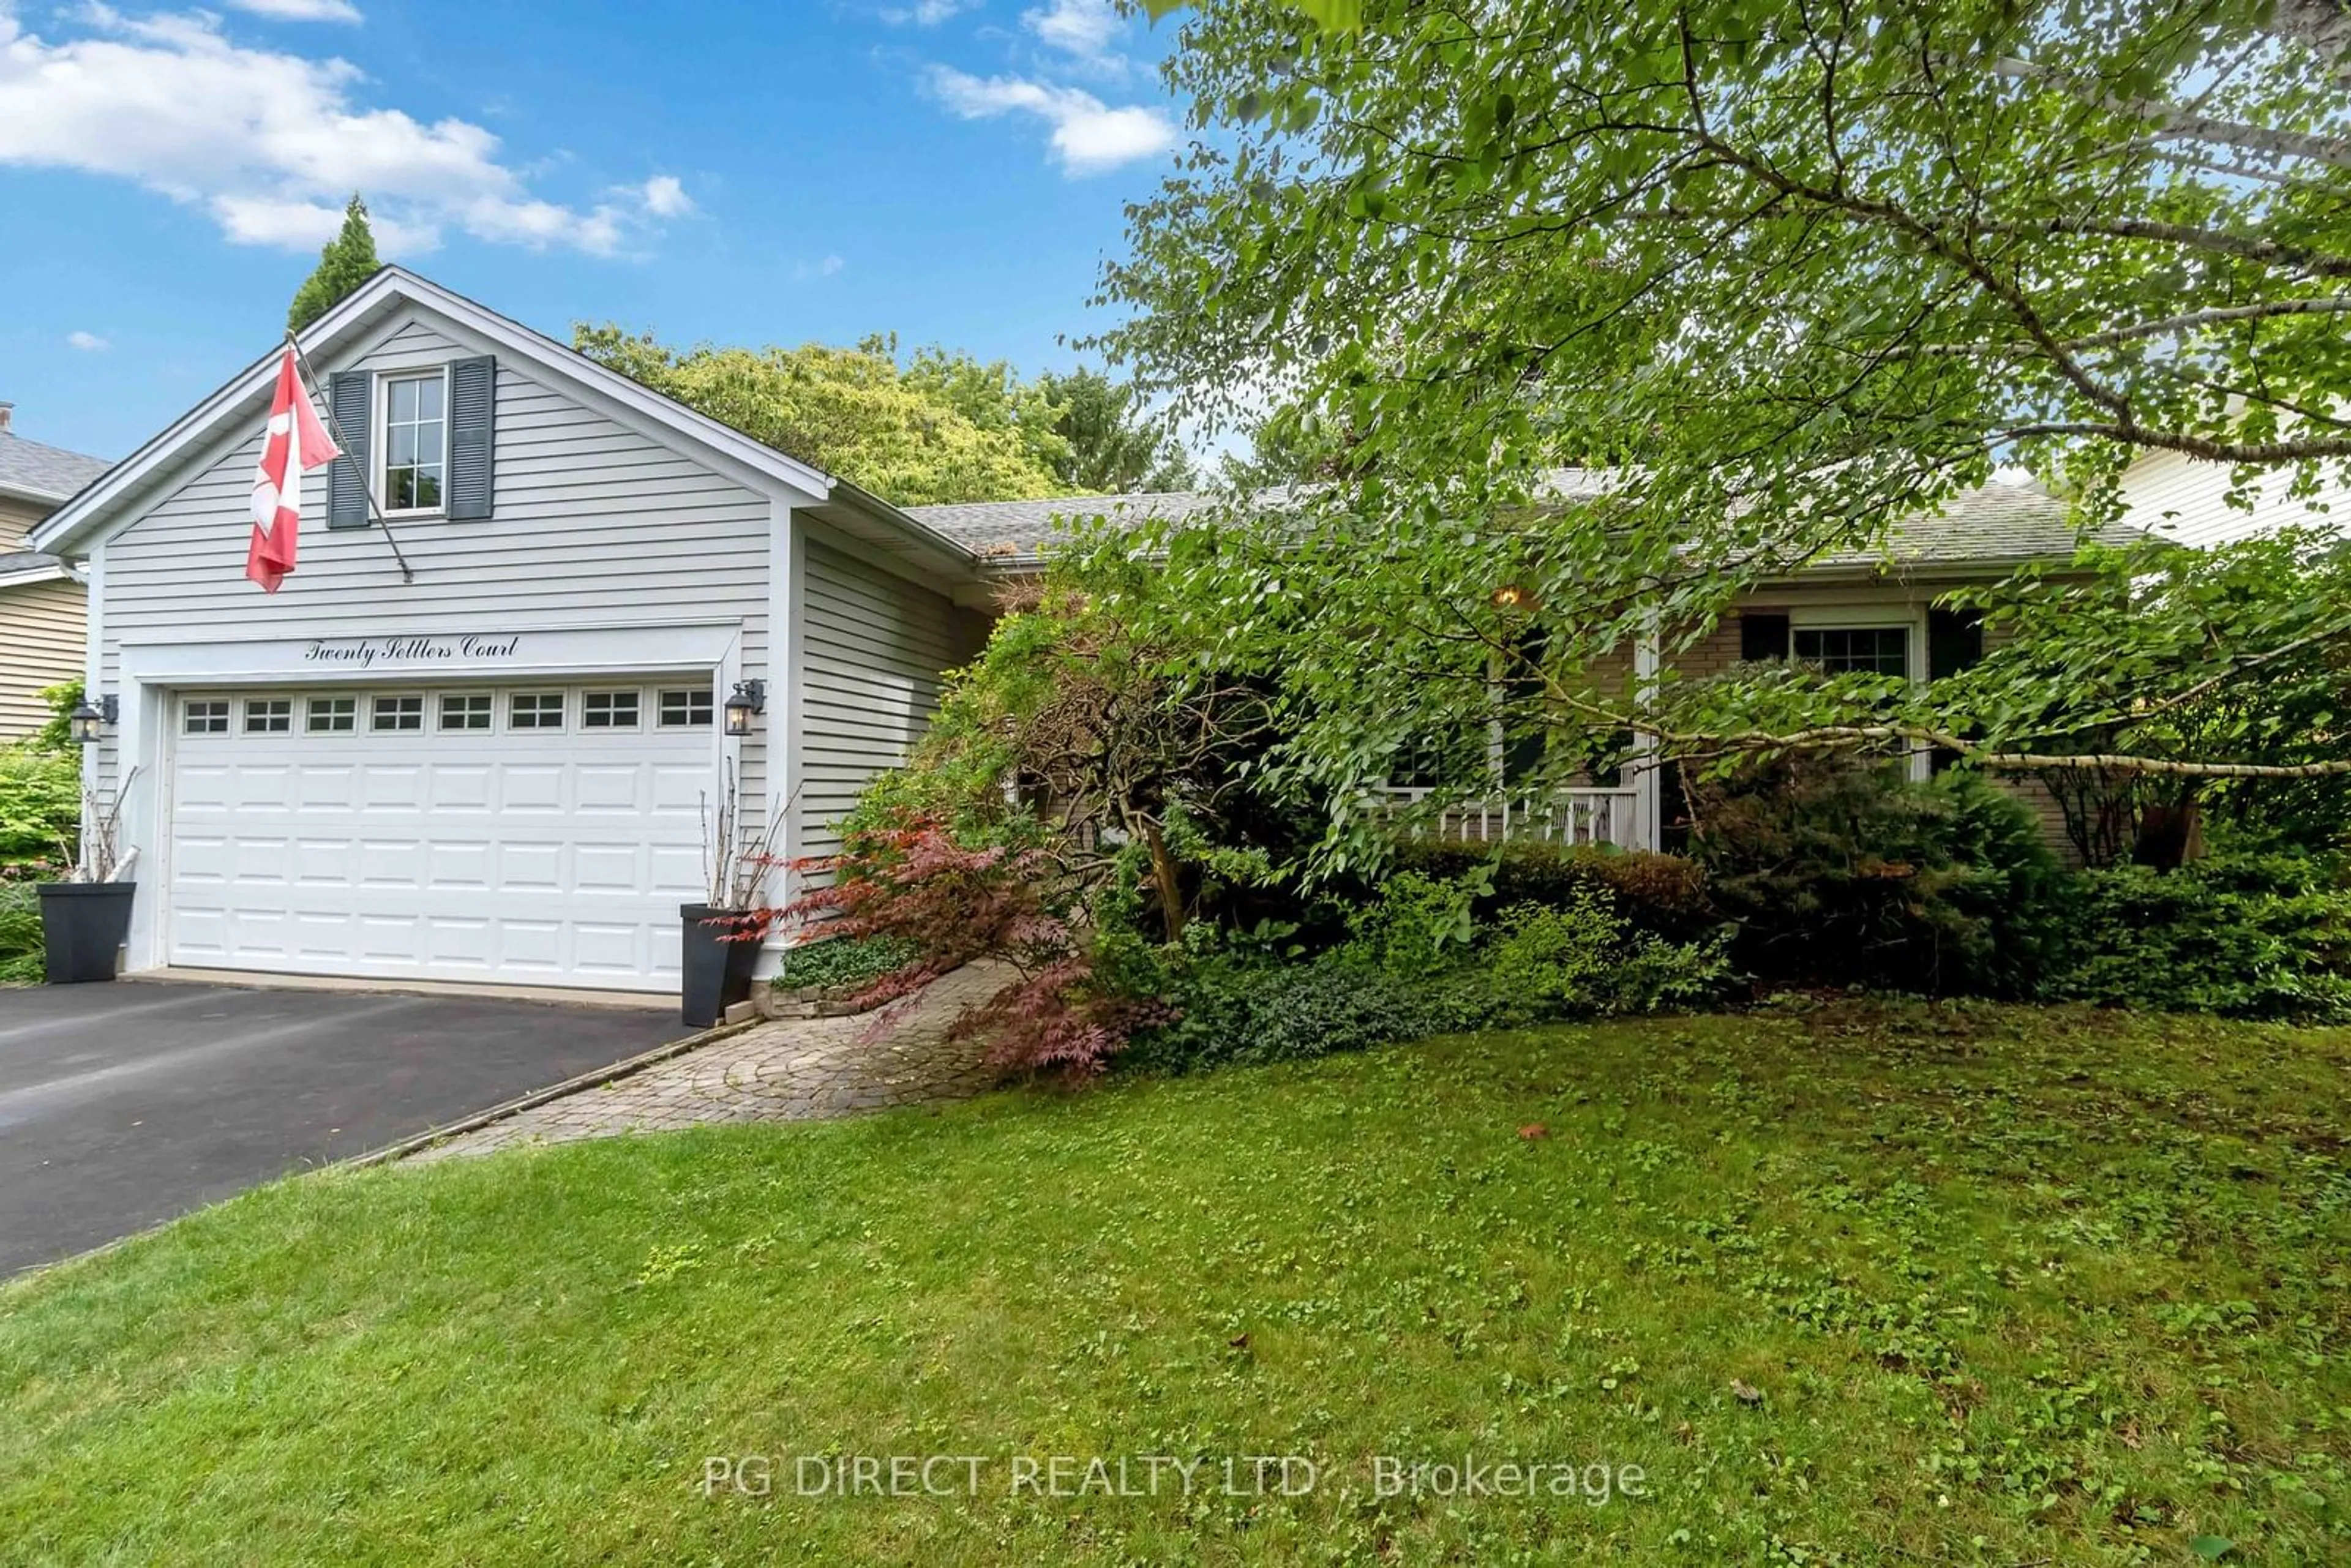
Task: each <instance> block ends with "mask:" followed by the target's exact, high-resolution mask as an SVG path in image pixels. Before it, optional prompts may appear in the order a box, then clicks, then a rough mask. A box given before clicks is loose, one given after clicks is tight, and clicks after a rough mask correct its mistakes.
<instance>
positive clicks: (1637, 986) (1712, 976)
mask: <svg viewBox="0 0 2351 1568" xmlns="http://www.w3.org/2000/svg"><path fill="white" fill-rule="evenodd" d="M1483 972H1484V977H1485V979H1486V982H1487V985H1488V987H1489V990H1490V992H1491V994H1492V995H1493V996H1494V997H1495V998H1497V999H1498V1001H1499V1002H1501V1003H1503V1004H1504V1005H1505V1006H1508V1007H1510V1008H1511V1009H1525V1010H1526V1011H1528V1012H1529V1013H1531V1015H1532V1016H1534V1017H1536V1018H1546V1019H1549V1018H1580V1017H1592V1016H1595V1015H1609V1014H1616V1013H1641V1012H1656V1011H1659V1010H1661V1009H1667V1008H1677V1007H1700V1006H1704V1005H1705V1004H1706V1003H1708V1002H1711V1001H1715V1000H1718V999H1719V998H1720V997H1721V996H1722V995H1723V993H1724V992H1725V991H1727V990H1728V989H1729V987H1730V984H1731V980H1732V974H1731V967H1730V959H1729V956H1728V955H1727V954H1726V953H1725V952H1724V950H1723V940H1722V938H1721V937H1720V936H1717V937H1715V938H1714V939H1712V940H1710V941H1708V942H1702V943H1699V942H1666V941H1662V940H1660V939H1659V938H1658V937H1656V936H1653V935H1651V934H1650V933H1648V932H1646V931H1635V930H1632V929H1631V928H1630V927H1629V925H1627V923H1626V921H1625V917H1624V916H1623V915H1619V914H1617V913H1616V912H1615V910H1614V908H1613V907H1612V906H1611V905H1610V904H1609V903H1608V901H1607V900H1606V899H1604V897H1602V896H1601V895H1600V894H1598V893H1596V892H1593V891H1590V890H1585V891H1583V892H1581V893H1579V894H1576V895H1575V896H1574V898H1573V901H1572V902H1570V903H1567V904H1560V905H1548V906H1547V905H1543V904H1512V905H1511V906H1510V908H1508V909H1506V910H1504V911H1503V912H1502V916H1501V926H1500V930H1499V933H1498V934H1497V935H1496V936H1495V937H1494V940H1493V941H1492V943H1491V944H1490V945H1489V948H1488V950H1487V953H1486V955H1485V963H1484V971H1483Z"/></svg>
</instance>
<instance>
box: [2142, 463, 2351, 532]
mask: <svg viewBox="0 0 2351 1568" xmlns="http://www.w3.org/2000/svg"><path fill="white" fill-rule="evenodd" d="M2230 475H2231V468H2230V466H2229V465H2227V464H2225V463H2202V462H2199V461H2197V460H2196V459H2194V458H2191V457H2189V456H2187V455H2183V454H2181V453H2178V452H2157V453H2151V454H2149V455H2147V456H2146V457H2143V458H2141V459H2139V461H2138V462H2137V463H2135V464H2133V465H2131V467H2130V469H2129V471H2128V472H2126V474H2125V475H2124V476H2123V483H2122V495H2123V500H2124V502H2125V503H2126V505H2127V506H2128V507H2129V508H2130V510H2129V512H2128V513H2127V515H2126V520H2127V521H2129V522H2131V523H2134V524H2136V525H2137V526H2138V527H2140V528H2147V529H2151V530H2153V531H2155V532H2157V533H2160V534H2163V535H2166V536H2167V537H2168V538H2176V539H2178V540H2179V541H2180V542H2181V543H2182V544H2189V545H2199V546H2202V545H2216V544H2226V543H2229V542H2231V541H2232V540H2236V539H2242V538H2252V537H2253V536H2255V535H2257V534H2265V533H2270V532H2273V531H2274V530H2276V529H2278V528H2287V527H2295V528H2330V527H2341V526H2343V525H2344V524H2346V523H2351V487H2346V486H2344V485H2343V484H2342V483H2341V482H2339V481H2337V480H2334V479H2331V478H2330V479H2329V480H2327V481H2326V482H2325V483H2324V484H2322V485H2321V486H2320V487H2319V490H2318V493H2317V494H2316V495H2314V496H2313V497H2310V499H2309V500H2307V501H2302V500H2296V499H2294V498H2293V497H2289V496H2288V495H2287V494H2286V490H2287V487H2288V486H2289V485H2290V484H2291V483H2292V477H2291V476H2290V475H2288V474H2285V473H2283V472H2279V473H2274V474H2270V475H2267V476H2263V477H2262V479H2261V481H2260V483H2259V485H2258V486H2257V487H2256V490H2255V492H2254V496H2253V506H2252V510H2251V511H2246V510H2243V509H2241V508H2239V507H2231V506H2230V505H2229V504H2228V500H2227V497H2228V494H2229V481H2230Z"/></svg>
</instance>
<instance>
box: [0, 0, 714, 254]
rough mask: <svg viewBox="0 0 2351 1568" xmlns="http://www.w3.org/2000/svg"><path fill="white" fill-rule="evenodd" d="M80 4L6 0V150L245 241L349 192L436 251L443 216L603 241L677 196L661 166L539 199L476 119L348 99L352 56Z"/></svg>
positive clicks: (204, 16)
mask: <svg viewBox="0 0 2351 1568" xmlns="http://www.w3.org/2000/svg"><path fill="white" fill-rule="evenodd" d="M266 3H271V4H293V3H297V0H266ZM79 15H80V16H82V17H83V19H84V20H86V21H87V22H88V23H89V25H90V26H92V27H94V28H95V29H96V32H95V33H94V34H93V35H92V36H89V37H75V38H71V39H68V40H65V41H62V42H57V43H51V42H49V41H47V40H46V39H44V38H42V37H38V36H37V35H35V34H32V33H28V32H26V30H25V29H24V28H23V26H21V25H20V24H19V23H18V22H17V20H16V16H14V15H13V13H12V11H11V8H10V6H9V5H8V4H7V3H6V0H0V166H5V165H7V164H11V163H14V164H20V165H24V166H26V167H33V168H53V169H75V170H79V171H81V172H85V173H90V174H102V175H111V176H114V177H117V178H120V179H126V180H132V181H136V182H137V183H140V184H141V185H144V186H146V187H147V188H149V189H150V190H153V191H158V192H161V193H162V194H164V195H167V196H169V197H171V198H172V200H173V201H176V202H183V203H186V204H191V205H195V206H201V207H203V208H204V210H205V211H207V212H208V213H210V214H212V216H213V218H214V221H215V222H217V223H218V224H219V225H220V226H221V231H222V233H224V234H225V235H227V236H228V237H229V238H230V239H231V240H233V241H235V242H237V243H239V244H244V245H266V246H282V247H285V248H287V249H309V248H314V247H316V246H319V245H320V244H322V243H324V241H325V240H326V239H327V237H328V236H329V235H332V234H333V233H334V231H335V226H336V225H337V224H339V223H340V221H341V217H342V207H343V203H344V201H345V200H346V199H347V198H348V197H349V196H350V193H352V192H353V191H359V192H362V193H365V195H366V197H367V201H368V207H369V211H370V213H371V215H372V217H373V219H374V225H375V233H376V240H377V244H378V246H379V247H380V248H381V249H382V250H383V251H384V252H386V253H387V254H391V255H402V254H414V253H416V252H420V251H425V250H430V249H432V248H433V247H434V246H437V245H439V244H440V242H441V237H442V235H443V234H444V231H447V230H451V229H455V230H457V231H460V232H463V233H465V234H468V235H473V236H474V237H475V238H477V239H482V240H487V241H491V242H493V243H498V244H510V245H522V246H533V247H544V246H570V247H573V248H576V249H579V250H583V251H587V252H590V253H591V254H594V255H600V256H602V255H611V254H613V253H615V252H617V251H619V250H620V249H622V246H624V245H626V244H627V243H629V242H630V241H631V240H632V238H635V237H637V236H638V235H639V233H640V231H641V228H642V226H643V225H644V224H645V223H646V222H647V221H648V220H649V219H650V218H653V217H660V216H665V215H671V214H665V213H664V212H663V211H662V210H661V204H674V203H675V202H679V201H685V200H686V197H685V193H684V188H683V187H682V186H677V185H676V183H675V182H674V181H671V182H669V183H668V184H664V183H663V181H664V179H666V178H667V177H666V176H663V177H657V178H656V179H654V180H653V181H649V182H648V183H646V185H645V186H643V188H642V189H641V190H640V191H638V193H636V197H635V199H634V200H633V201H632V202H627V203H615V202H611V201H607V202H602V203H599V204H595V205H593V206H589V207H584V208H583V207H579V206H571V205H566V204H561V203H557V202H551V201H548V200H546V199H544V198H541V197H538V196H536V195H534V194H533V193H531V191H530V190H529V188H528V184H527V183H526V182H525V179H524V176H523V175H522V173H521V172H518V171H517V170H516V169H515V168H513V167H511V166H509V165H508V164H507V163H505V162H501V161H500V159H499V156H498V139H497V138H496V136H495V135H493V134H491V133H490V132H489V131H486V130H484V129H483V128H482V127H480V126H478V125H475V124H472V123H470V122H468V121H465V120H457V119H454V118H453V119H446V120H435V121H433V122H432V123H430V124H426V123H424V122H422V121H419V120H414V119H413V118H411V117H410V116H409V115H407V114H405V113H403V112H402V111H401V110H396V109H373V108H369V107H367V106H365V105H363V104H360V103H358V102H355V101H354V96H355V94H356V93H357V91H358V89H360V86H361V84H362V83H363V82H364V81H365V79H366V78H365V75H364V73H362V72H361V71H360V68H358V67H357V66H354V65H352V64H350V62H349V61H347V60H342V59H337V58H326V59H310V58H306V57H302V56H299V55H292V54H286V53H282V52H277V51H272V50H265V49H254V48H246V47H241V46H239V45H236V44H233V43H231V42H230V41H229V40H228V39H227V38H226V37H224V36H223V34H222V32H221V30H220V26H221V24H220V19H219V18H218V17H217V16H212V15H210V14H209V13H204V12H196V13H192V14H188V15H170V14H166V15H162V16H151V17H143V18H131V17H126V16H122V15H120V13H118V12H115V11H112V10H110V9H109V8H108V7H106V6H104V5H89V6H88V7H86V8H85V9H84V10H83V11H82V12H81V13H80V14H79ZM656 187H658V193H657V191H656Z"/></svg>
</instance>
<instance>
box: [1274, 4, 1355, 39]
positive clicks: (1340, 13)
mask: <svg viewBox="0 0 2351 1568" xmlns="http://www.w3.org/2000/svg"><path fill="white" fill-rule="evenodd" d="M1290 5H1291V6H1292V7H1293V8H1295V9H1297V10H1299V11H1302V12H1304V13H1305V14H1306V15H1307V16H1311V17H1312V18H1313V19H1314V21H1315V23H1316V24H1317V25H1318V26H1321V27H1322V30H1323V31H1324V32H1326V33H1359V32H1361V31H1363V27H1364V0H1290Z"/></svg>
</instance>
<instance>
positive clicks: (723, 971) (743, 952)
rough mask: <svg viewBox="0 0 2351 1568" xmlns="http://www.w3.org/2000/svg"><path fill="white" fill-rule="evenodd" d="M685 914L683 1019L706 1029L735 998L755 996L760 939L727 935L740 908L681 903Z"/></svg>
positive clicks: (722, 1015)
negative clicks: (741, 939) (753, 981)
mask: <svg viewBox="0 0 2351 1568" xmlns="http://www.w3.org/2000/svg"><path fill="white" fill-rule="evenodd" d="M677 912H678V914H679V915H683V916H684V920H685V953H684V959H685V961H684V983H683V985H682V986H681V987H680V992H681V999H682V1001H683V1002H684V1006H683V1007H682V1008H681V1009H679V1012H678V1017H679V1019H680V1020H681V1021H683V1022H684V1023H686V1024H689V1025H691V1026H692V1027H694V1028H695V1029H708V1028H709V1027H710V1026H711V1025H713V1024H715V1023H716V1022H717V1021H718V1020H719V1019H722V1018H725V1017H726V1009H728V1008H731V1007H733V1006H734V1005H735V1004H736V1003H737V1002H747V1001H749V1000H750V999H751V971H752V970H753V969H754V968H755V967H758V962H759V945H758V943H757V942H729V941H726V940H725V938H726V937H727V936H731V935H732V934H733V933H734V932H735V931H736V930H737V922H739V921H740V920H741V919H742V917H743V912H742V911H741V910H739V909H714V908H712V907H711V906H710V905H709V904H680V905H678V909H677Z"/></svg>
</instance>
